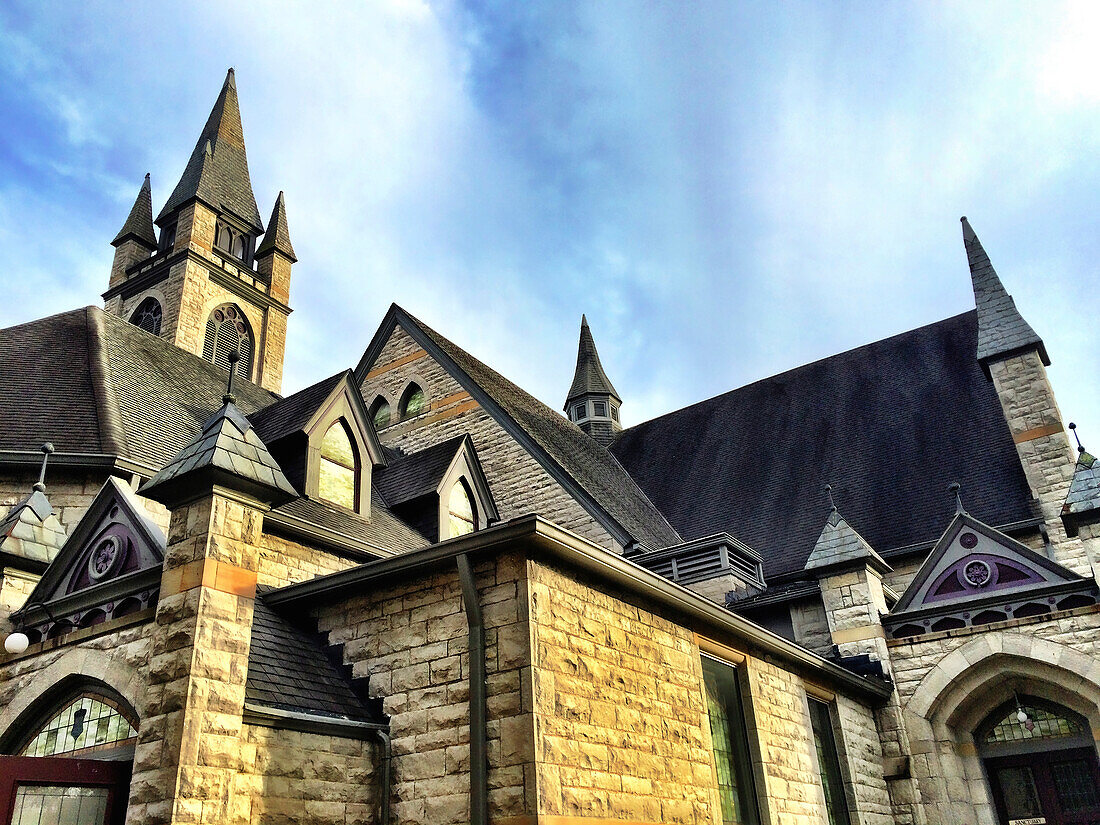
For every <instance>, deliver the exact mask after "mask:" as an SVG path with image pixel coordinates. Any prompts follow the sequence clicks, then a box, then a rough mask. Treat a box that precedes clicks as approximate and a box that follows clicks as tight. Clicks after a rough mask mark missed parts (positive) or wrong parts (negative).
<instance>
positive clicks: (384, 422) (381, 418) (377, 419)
mask: <svg viewBox="0 0 1100 825" xmlns="http://www.w3.org/2000/svg"><path fill="white" fill-rule="evenodd" d="M370 417H371V420H372V421H374V429H376V430H380V429H382V428H383V427H388V426H389V423H390V403H389V402H388V401H387V400H386V399H385V398H383V397H382V396H378V397H377V398H376V399H374V403H373V404H371V405H370Z"/></svg>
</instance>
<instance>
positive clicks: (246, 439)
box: [141, 395, 298, 504]
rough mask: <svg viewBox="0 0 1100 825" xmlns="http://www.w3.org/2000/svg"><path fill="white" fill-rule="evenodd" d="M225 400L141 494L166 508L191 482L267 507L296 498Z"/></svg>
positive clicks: (251, 431)
mask: <svg viewBox="0 0 1100 825" xmlns="http://www.w3.org/2000/svg"><path fill="white" fill-rule="evenodd" d="M229 398H230V397H229V396H228V395H227V396H226V400H225V403H224V404H223V405H222V406H221V408H220V409H219V410H218V411H217V412H216V413H214V415H212V416H211V417H210V420H208V421H207V422H206V424H205V426H203V428H202V433H201V434H200V435H199V436H198V437H196V438H195V440H194V441H192V442H191V443H190V444H188V445H187V446H186V447H184V448H183V449H182V450H180V452H179V454H178V455H176V457H175V458H174V459H172V461H170V462H169V463H168V464H166V465H165V466H164V467H162V468H161V469H159V470H158V471H157V472H156V473H155V474H154V475H153V477H152V478H150V479H149V481H147V482H146V483H145V484H144V485H143V486H142V488H141V494H142V495H143V496H145V497H147V498H152V499H154V500H156V501H161V502H164V503H167V504H170V503H171V502H172V501H173V500H174V499H175V498H176V496H177V495H178V491H180V490H182V489H185V488H188V489H189V488H190V487H192V486H193V485H194V484H196V483H198V484H202V485H203V486H208V485H209V484H211V483H218V484H221V485H222V486H226V487H229V488H231V489H234V490H240V491H242V492H246V493H248V494H250V495H253V496H255V497H256V498H258V499H260V500H262V501H265V502H267V503H272V504H282V503H284V502H286V501H289V500H291V499H294V498H297V497H298V492H297V491H296V490H295V489H294V487H293V486H292V485H291V483H290V482H289V481H287V478H286V476H285V475H283V471H282V468H280V467H279V464H278V462H276V461H275V459H273V458H272V457H271V453H269V452H268V451H267V447H266V445H264V443H263V442H262V441H261V440H260V438H259V436H257V435H256V431H255V430H254V429H253V428H252V425H251V424H250V423H249V421H248V419H247V418H245V416H244V413H242V412H241V411H240V410H239V409H237V407H236V405H235V404H234V403H233V402H232V401H231V400H229Z"/></svg>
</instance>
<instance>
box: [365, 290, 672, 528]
mask: <svg viewBox="0 0 1100 825" xmlns="http://www.w3.org/2000/svg"><path fill="white" fill-rule="evenodd" d="M397 325H400V326H401V328H402V329H404V330H405V331H406V332H407V333H408V334H409V335H410V336H411V337H412V338H413V339H414V340H415V341H416V342H417V343H419V344H420V346H422V347H423V348H424V349H425V350H426V351H427V352H428V353H429V354H430V355H431V356H432V357H433V358H434V359H435V360H436V361H437V362H439V363H440V365H441V366H443V368H444V369H446V370H447V371H448V372H449V373H450V374H451V376H452V377H453V378H454V379H455V380H456V381H457V382H458V383H459V384H461V385H462V387H463V388H464V389H465V390H466V391H467V392H469V393H470V395H471V396H472V397H473V398H474V399H475V400H476V401H477V402H478V404H480V405H481V406H482V407H483V408H484V409H485V410H486V412H488V413H489V415H491V416H493V418H494V419H495V420H496V421H497V422H498V423H499V424H500V425H501V426H502V427H504V429H505V430H507V431H508V432H509V434H510V435H511V436H512V437H513V438H515V439H516V440H517V441H518V442H519V443H520V444H521V445H522V446H523V447H524V448H525V449H526V450H527V451H528V452H529V453H530V454H531V455H532V457H534V458H535V460H536V461H538V462H539V463H540V464H541V465H542V466H543V467H545V468H546V470H547V472H548V473H550V475H551V476H552V477H554V479H555V480H556V481H557V482H558V483H559V484H561V485H562V486H563V487H564V488H565V489H566V490H567V491H568V492H569V493H570V494H571V495H573V497H574V498H575V499H576V500H577V501H578V502H579V503H580V504H581V506H583V507H585V509H587V510H588V511H589V512H590V513H592V515H593V517H594V518H596V519H597V521H599V522H600V523H601V524H602V525H603V526H604V527H605V528H606V529H607V530H608V531H609V532H611V533H612V535H613V536H615V538H616V540H617V541H619V542H620V543H622V544H624V545H625V544H629V543H630V542H631V541H637V542H640V543H641V544H643V545H646V546H648V547H650V548H653V549H656V548H660V547H667V546H669V545H671V544H677V543H678V542H679V541H680V540H681V539H680V536H679V535H678V534H677V533H676V531H675V530H674V529H672V527H671V525H669V523H668V521H667V520H666V519H665V517H664V516H663V515H662V514H661V513H660V512H659V511H658V510H657V508H656V507H654V506H653V504H652V503H651V502H650V501H649V499H647V498H646V496H645V494H644V493H643V492H642V491H641V490H640V489H639V488H638V485H637V484H635V483H634V481H633V480H632V479H631V478H630V476H629V475H628V474H627V473H626V471H625V470H624V469H623V468H622V466H621V465H620V464H619V462H618V461H616V460H615V458H614V457H613V456H612V455H611V454H610V453H609V452H608V451H607V450H605V449H604V448H603V447H601V446H600V445H599V444H598V443H597V442H596V441H594V440H593V439H592V438H590V437H589V436H587V435H585V433H584V432H582V431H581V429H580V428H579V427H577V426H576V425H575V424H573V423H571V422H570V421H568V420H566V418H565V417H564V416H562V415H561V414H560V413H558V412H555V411H554V410H552V409H550V408H549V407H547V406H546V405H545V404H543V403H542V402H541V401H539V400H538V399H536V398H534V397H533V396H531V395H529V394H528V393H526V392H525V391H523V390H522V389H520V388H519V387H517V386H516V385H515V384H513V383H512V382H511V381H509V380H508V379H507V378H504V377H503V376H502V375H500V374H499V373H498V372H496V371H495V370H492V369H490V368H489V367H487V366H486V365H485V364H483V363H482V362H481V361H479V360H478V359H476V358H474V357H473V356H472V355H470V354H469V353H468V352H466V351H465V350H463V349H461V348H460V347H458V346H456V345H455V344H453V343H451V341H449V340H447V339H446V338H444V337H443V336H442V335H440V334H439V333H438V332H436V331H435V330H433V329H432V328H431V327H429V326H427V325H426V324H424V323H422V322H421V321H418V320H417V319H416V318H414V317H413V316H411V315H409V313H407V312H406V311H405V310H403V309H401V307H399V306H397V305H396V304H394V305H392V306H391V307H390V310H389V312H388V313H387V314H386V317H385V318H384V319H383V321H382V324H381V325H380V326H379V328H378V331H377V332H376V333H375V336H374V339H373V340H372V341H371V344H370V346H369V347H367V350H366V352H364V353H363V357H362V358H361V359H360V360H359V365H358V366H357V367H356V369H355V375H356V378H357V380H359V381H362V380H363V378H364V376H365V375H366V374H367V371H368V370H369V369H370V367H371V365H372V364H373V363H374V360H375V359H376V358H377V357H378V353H379V352H380V351H381V349H382V346H383V345H384V344H385V343H386V341H387V340H388V339H389V336H390V334H391V333H392V332H393V330H394V328H395V327H396V326H397Z"/></svg>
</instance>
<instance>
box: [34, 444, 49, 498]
mask: <svg viewBox="0 0 1100 825" xmlns="http://www.w3.org/2000/svg"><path fill="white" fill-rule="evenodd" d="M41 449H42V469H41V470H39V471H38V483H36V484H35V485H34V488H33V489H35V490H37V491H38V492H40V493H44V492H46V462H47V461H49V460H50V453H52V452H53V444H51V443H50V442H49V441H47V442H46V443H45V444H43V445H42V447H41Z"/></svg>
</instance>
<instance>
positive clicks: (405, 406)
mask: <svg viewBox="0 0 1100 825" xmlns="http://www.w3.org/2000/svg"><path fill="white" fill-rule="evenodd" d="M426 406H427V404H426V400H425V397H424V390H423V389H421V387H420V385H419V384H417V383H415V382H414V383H411V384H409V386H407V387H405V392H404V393H402V394H401V406H400V410H401V417H402V418H410V417H411V416H414V415H419V414H420V413H422V412H424V408H425V407H426Z"/></svg>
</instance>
